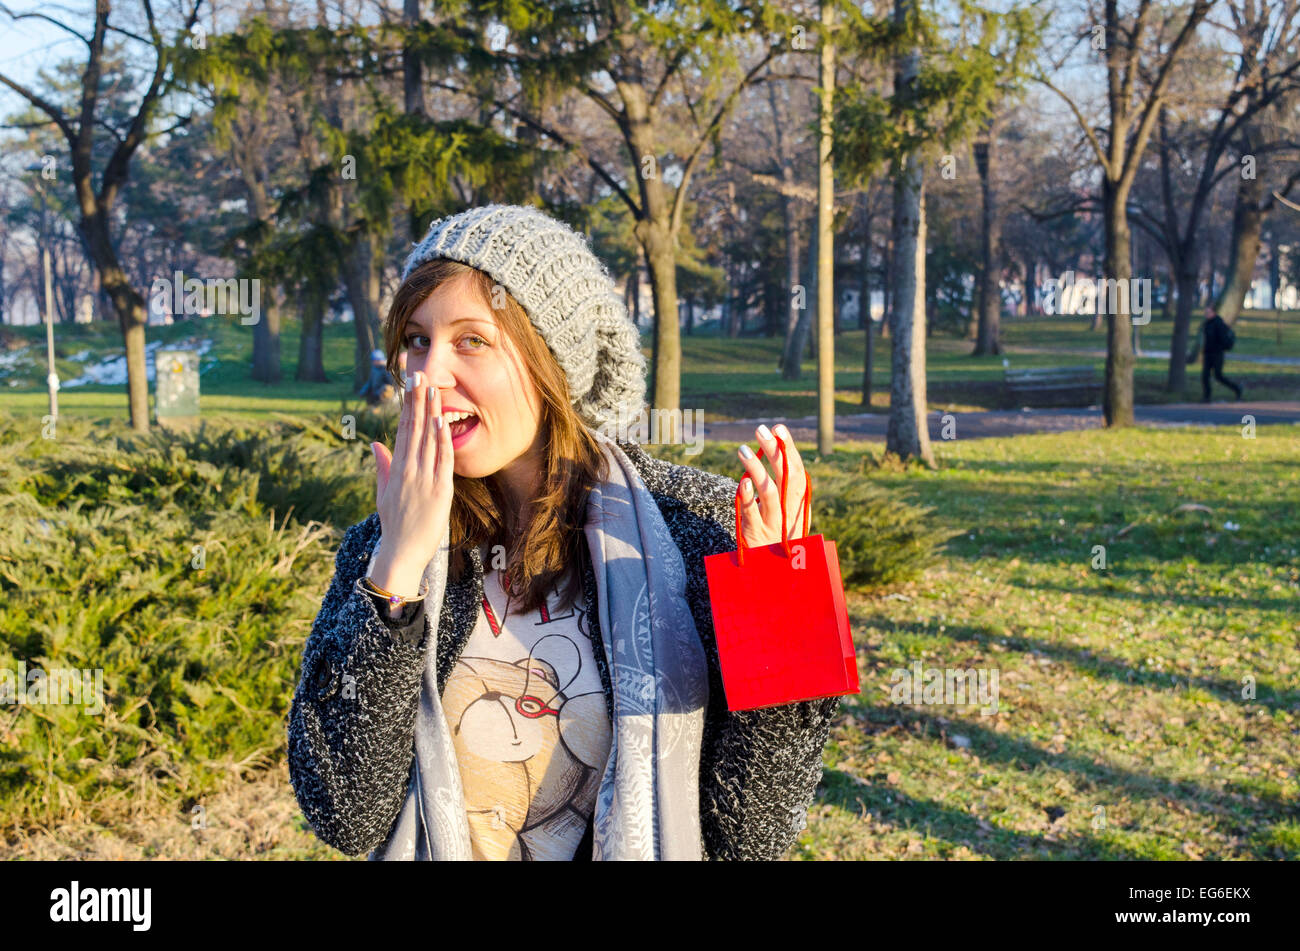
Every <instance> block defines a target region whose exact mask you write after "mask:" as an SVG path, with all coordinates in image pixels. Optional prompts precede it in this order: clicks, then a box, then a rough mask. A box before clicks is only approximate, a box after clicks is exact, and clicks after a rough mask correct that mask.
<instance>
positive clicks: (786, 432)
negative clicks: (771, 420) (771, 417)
mask: <svg viewBox="0 0 1300 951" xmlns="http://www.w3.org/2000/svg"><path fill="white" fill-rule="evenodd" d="M776 431H777V432H778V433H780V434H781V438H782V439H789V438H790V430H788V429H786V428H785V426H784V425H782V424H781V423H777V426H776Z"/></svg>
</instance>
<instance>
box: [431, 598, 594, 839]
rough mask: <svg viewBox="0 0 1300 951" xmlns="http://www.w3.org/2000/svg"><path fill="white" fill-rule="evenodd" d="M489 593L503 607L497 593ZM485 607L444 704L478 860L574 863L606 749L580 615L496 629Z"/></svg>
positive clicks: (548, 616)
mask: <svg viewBox="0 0 1300 951" xmlns="http://www.w3.org/2000/svg"><path fill="white" fill-rule="evenodd" d="M485 580H486V579H485ZM493 580H494V581H495V580H496V579H495V578H493ZM489 590H492V591H495V592H496V593H497V594H498V595H499V601H498V603H501V602H502V601H504V595H503V594H502V593H501V589H500V587H499V584H494V585H491V586H490V587H489V586H486V585H485V595H486V592H487V591H489ZM554 594H555V592H554V591H552V595H554ZM485 600H486V598H485ZM485 607H486V611H484V612H483V613H481V614H480V615H479V619H478V623H477V624H476V626H475V628H474V631H473V633H472V634H471V636H470V639H469V641H468V643H467V644H466V645H465V651H464V653H463V654H462V655H461V657H460V659H459V660H458V661H457V663H456V665H455V666H454V668H453V669H452V672H451V675H450V676H449V677H448V679H447V684H446V687H445V689H444V693H443V699H442V705H443V711H444V713H445V714H446V716H447V721H448V724H449V726H450V728H451V733H452V739H453V742H454V743H455V745H456V754H457V758H458V760H459V764H460V771H461V774H462V780H463V783H464V789H465V801H466V808H467V813H468V819H469V824H470V833H471V841H472V844H473V847H474V855H475V858H477V859H514V860H524V861H530V860H554V859H558V860H568V859H571V858H572V857H573V853H574V851H575V848H576V846H577V844H578V842H579V841H580V840H581V839H582V836H583V833H584V832H585V831H586V826H587V821H588V819H589V818H590V817H591V814H592V811H593V810H594V808H595V801H596V791H597V787H598V786H599V783H600V775H601V772H602V771H603V769H604V766H605V761H606V758H607V757H608V755H609V749H610V741H611V735H610V728H609V715H608V712H607V710H606V708H605V696H604V691H603V689H602V688H601V685H600V680H599V675H598V673H597V672H596V670H595V661H594V658H593V655H592V650H593V648H592V644H591V641H590V640H589V639H588V637H587V635H586V633H585V631H586V630H587V629H586V626H585V622H586V617H585V615H586V611H585V610H584V609H583V608H581V607H580V606H578V605H575V609H574V610H573V611H570V612H569V613H568V614H564V615H561V616H557V615H555V614H554V613H552V612H551V611H550V609H549V606H548V607H546V608H544V609H542V610H539V611H534V612H532V613H531V614H530V615H524V616H520V615H514V614H512V615H510V616H509V618H508V619H506V620H502V621H501V622H499V623H498V619H497V618H496V617H495V615H494V613H493V612H492V610H491V604H490V603H487V604H486V605H485ZM512 652H513V653H512ZM488 654H491V655H494V656H487V655H488Z"/></svg>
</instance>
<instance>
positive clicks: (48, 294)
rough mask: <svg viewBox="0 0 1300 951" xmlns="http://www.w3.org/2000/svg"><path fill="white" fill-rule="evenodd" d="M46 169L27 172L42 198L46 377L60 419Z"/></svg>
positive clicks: (29, 168)
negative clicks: (46, 208)
mask: <svg viewBox="0 0 1300 951" xmlns="http://www.w3.org/2000/svg"><path fill="white" fill-rule="evenodd" d="M43 170H44V167H43V166H42V165H41V164H40V163H39V162H35V163H33V164H31V165H28V166H27V171H29V172H36V173H37V178H36V191H37V193H38V194H39V195H40V196H41V269H42V270H43V271H44V272H45V361H46V365H47V367H48V370H49V372H48V373H47V374H46V376H45V383H46V386H48V387H49V392H50V416H51V417H52V418H53V419H54V420H55V421H57V420H58V418H59V374H58V373H56V372H55V370H54V311H53V297H54V287H53V283H54V282H53V280H52V279H51V276H50V238H49V232H48V230H47V229H46V226H45V182H44V180H43V179H42V178H41V177H40V172H42V171H43Z"/></svg>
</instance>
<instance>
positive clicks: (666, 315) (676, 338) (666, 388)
mask: <svg viewBox="0 0 1300 951" xmlns="http://www.w3.org/2000/svg"><path fill="white" fill-rule="evenodd" d="M665 213H666V212H665ZM637 231H638V236H639V237H640V238H641V241H642V244H643V246H644V247H645V250H646V258H647V259H648V260H649V262H650V289H651V293H652V294H653V296H654V302H655V310H654V313H655V327H654V340H655V346H654V389H653V391H652V392H653V399H654V402H653V403H652V404H651V405H652V406H653V407H654V408H655V409H659V410H674V409H677V408H678V407H679V405H680V403H681V372H682V340H681V328H680V327H678V325H677V260H676V255H675V253H674V248H673V244H674V242H673V240H672V236H671V235H669V234H668V230H667V227H666V226H665V225H664V224H663V223H661V222H657V221H655V220H653V219H652V220H649V221H646V220H642V221H640V222H638V223H637ZM664 418H665V419H667V420H669V421H670V423H671V421H672V418H673V417H672V414H671V413H670V414H669V415H667V416H665V417H664ZM670 428H675V427H671V426H670ZM663 438H664V440H665V441H666V442H677V441H678V436H677V434H676V433H672V434H665V435H664V436H663Z"/></svg>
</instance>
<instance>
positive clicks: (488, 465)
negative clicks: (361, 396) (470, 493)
mask: <svg viewBox="0 0 1300 951" xmlns="http://www.w3.org/2000/svg"><path fill="white" fill-rule="evenodd" d="M403 336H404V342H405V343H406V346H407V364H406V366H407V374H408V376H409V375H413V374H414V373H416V372H417V371H418V372H420V373H423V374H424V375H425V378H426V381H427V383H428V385H429V386H434V387H437V388H438V392H439V394H440V395H441V397H442V412H443V416H444V417H448V416H454V415H455V414H456V412H457V411H461V412H468V413H472V414H473V416H472V417H469V418H467V419H466V420H465V421H464V422H456V423H452V424H451V436H452V450H453V452H454V453H455V456H456V467H455V472H456V474H457V475H459V476H461V477H462V478H471V479H481V478H483V477H484V476H489V475H492V474H493V473H496V472H501V471H502V470H504V475H505V478H506V481H507V483H508V484H509V485H510V486H511V487H512V488H516V489H519V490H520V491H521V493H531V491H532V488H531V487H532V486H534V485H535V482H534V480H535V477H536V475H537V473H538V472H540V460H541V439H540V433H539V426H538V422H539V420H540V418H541V398H540V395H539V394H538V392H537V388H536V386H535V385H534V384H533V381H532V379H531V378H530V376H529V374H528V372H527V370H526V369H525V367H524V365H523V362H522V360H521V358H520V356H519V354H518V352H517V351H516V350H515V348H514V346H513V344H512V343H511V342H510V340H509V339H508V338H507V337H506V333H505V331H504V330H503V329H502V328H501V327H500V326H498V324H497V321H496V315H495V314H494V313H493V311H492V308H491V307H489V306H488V305H487V304H485V303H484V302H483V301H481V300H480V299H479V298H478V296H477V295H476V294H474V293H473V291H472V290H471V288H470V282H469V275H468V274H464V275H461V276H460V277H458V278H456V279H454V280H451V281H447V282H446V283H444V284H442V285H441V286H440V287H438V289H437V290H435V291H434V292H433V293H432V294H430V295H429V296H428V297H427V298H425V300H424V302H423V303H421V304H420V306H419V307H418V308H416V310H415V312H414V313H413V314H412V315H411V319H410V321H409V322H408V323H407V325H406V329H405V330H404V331H403ZM524 497H527V494H525V495H524Z"/></svg>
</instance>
